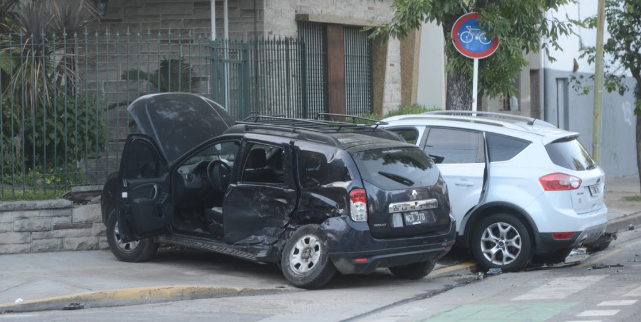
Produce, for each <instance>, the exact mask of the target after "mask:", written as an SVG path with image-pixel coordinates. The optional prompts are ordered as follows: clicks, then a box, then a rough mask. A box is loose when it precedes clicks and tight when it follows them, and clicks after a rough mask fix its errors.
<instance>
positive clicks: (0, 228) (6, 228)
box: [0, 222, 13, 233]
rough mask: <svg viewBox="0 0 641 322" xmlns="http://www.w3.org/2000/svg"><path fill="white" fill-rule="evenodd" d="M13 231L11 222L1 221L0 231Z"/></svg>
mask: <svg viewBox="0 0 641 322" xmlns="http://www.w3.org/2000/svg"><path fill="white" fill-rule="evenodd" d="M11 231H13V223H10V222H3V223H0V233H6V232H11Z"/></svg>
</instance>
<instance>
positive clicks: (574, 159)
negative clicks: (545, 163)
mask: <svg viewBox="0 0 641 322" xmlns="http://www.w3.org/2000/svg"><path fill="white" fill-rule="evenodd" d="M545 149H546V150H547V151H548V155H549V156H550V159H551V160H552V162H554V164H556V165H558V166H561V167H564V168H566V169H570V170H576V171H584V170H591V169H594V168H595V167H596V163H595V162H594V160H592V157H590V153H588V151H587V150H585V148H584V147H583V145H582V144H581V142H579V140H577V139H576V138H574V137H570V138H564V139H561V140H556V141H554V142H552V143H549V144H548V145H546V146H545Z"/></svg>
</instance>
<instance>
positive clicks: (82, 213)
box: [72, 204, 102, 223]
mask: <svg viewBox="0 0 641 322" xmlns="http://www.w3.org/2000/svg"><path fill="white" fill-rule="evenodd" d="M72 218H73V222H74V223H78V222H99V221H102V214H101V212H100V205H99V204H96V205H86V206H80V207H76V208H74V209H73V214H72Z"/></svg>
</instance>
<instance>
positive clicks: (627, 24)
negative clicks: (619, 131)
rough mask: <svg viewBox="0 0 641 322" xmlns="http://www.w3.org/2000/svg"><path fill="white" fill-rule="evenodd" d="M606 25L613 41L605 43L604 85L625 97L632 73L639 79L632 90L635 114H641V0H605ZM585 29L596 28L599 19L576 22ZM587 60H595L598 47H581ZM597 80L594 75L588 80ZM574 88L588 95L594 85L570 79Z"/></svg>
mask: <svg viewBox="0 0 641 322" xmlns="http://www.w3.org/2000/svg"><path fill="white" fill-rule="evenodd" d="M604 18H605V22H606V25H607V30H608V33H609V34H610V38H608V39H607V41H605V43H604V44H603V53H604V75H603V86H604V88H605V89H606V90H607V91H608V92H609V93H611V92H615V91H616V92H618V93H619V94H620V95H624V94H625V93H626V92H628V91H630V90H631V89H630V88H629V86H628V85H627V84H626V82H625V80H626V78H627V77H629V74H627V73H628V72H629V73H630V74H632V77H633V78H634V79H635V80H636V87H635V89H634V90H633V93H634V97H635V102H634V104H635V109H634V113H635V114H637V115H640V113H641V95H640V93H639V90H638V89H639V86H641V37H639V30H641V0H619V1H614V0H606V1H605V17H604ZM574 23H576V24H580V25H581V26H583V27H586V28H596V27H597V17H596V16H594V17H588V18H586V19H584V20H583V21H575V22H574ZM580 57H582V58H583V57H587V59H588V63H594V62H595V61H596V47H594V46H590V47H583V48H581V56H580ZM589 79H590V80H594V76H591V77H590V78H589ZM571 81H572V83H573V87H574V88H575V89H579V90H580V92H581V93H583V94H587V93H589V92H590V90H592V89H593V86H592V85H586V84H585V81H586V80H585V78H583V77H582V76H580V77H574V78H572V79H571Z"/></svg>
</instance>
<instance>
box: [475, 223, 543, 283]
mask: <svg viewBox="0 0 641 322" xmlns="http://www.w3.org/2000/svg"><path fill="white" fill-rule="evenodd" d="M472 252H473V254H474V257H476V259H477V261H478V263H479V265H480V266H481V267H483V268H486V269H490V268H501V269H502V270H503V271H505V272H514V271H519V270H521V269H523V268H524V267H525V266H526V265H527V263H528V262H529V261H530V259H531V258H532V246H531V241H530V234H529V233H528V231H527V229H526V228H525V226H524V225H523V223H521V221H520V220H518V219H516V218H515V217H514V216H512V215H509V214H494V215H490V216H488V217H485V218H484V219H483V220H481V221H480V222H479V223H478V225H476V227H475V228H474V232H473V233H472Z"/></svg>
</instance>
